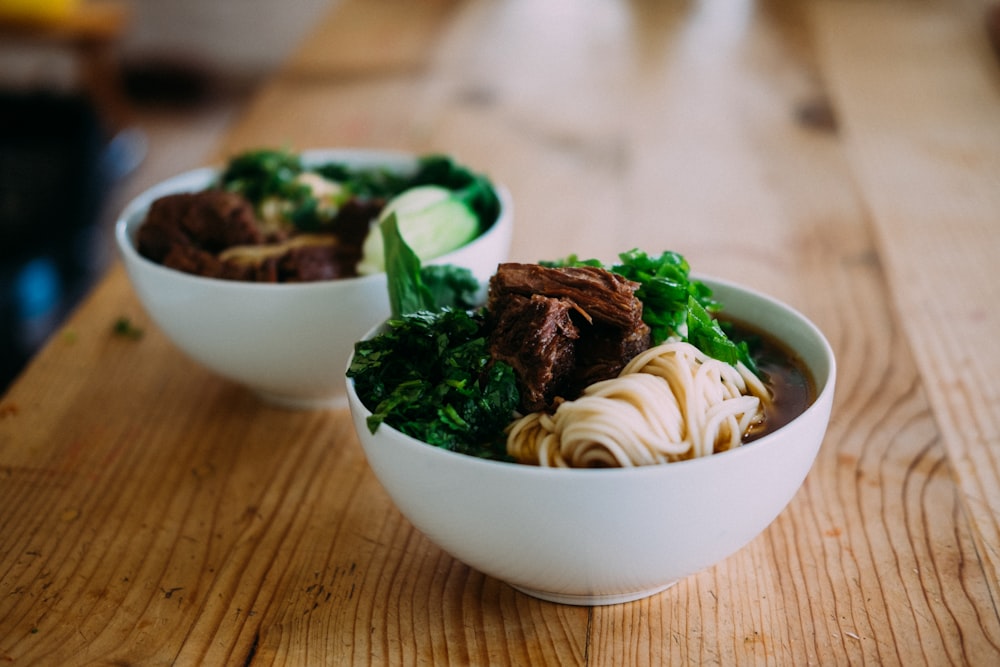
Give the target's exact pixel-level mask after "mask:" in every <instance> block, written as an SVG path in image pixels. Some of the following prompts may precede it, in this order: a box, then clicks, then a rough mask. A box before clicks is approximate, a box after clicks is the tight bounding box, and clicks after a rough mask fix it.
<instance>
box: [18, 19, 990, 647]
mask: <svg viewBox="0 0 1000 667" xmlns="http://www.w3.org/2000/svg"><path fill="white" fill-rule="evenodd" d="M977 16H978V14H977V13H976V12H974V11H970V9H969V6H968V5H967V4H966V5H953V4H948V3H944V2H943V1H942V2H932V1H928V2H920V3H912V2H907V3H902V2H898V3H897V2H893V3H860V2H855V3H839V2H838V3H834V2H826V1H824V0H815V1H810V2H804V3H802V2H793V1H792V0H766V1H765V2H760V3H756V4H754V5H747V6H740V7H739V8H734V7H733V6H732V5H731V4H730V3H724V2H708V3H656V2H644V1H638V0H637V1H634V2H628V3H600V2H583V3H556V2H529V1H528V0H511V1H509V2H504V3H494V2H485V1H482V2H478V1H468V2H419V3H411V2H403V0H396V1H392V0H380V1H379V2H375V3H362V2H360V1H358V2H355V1H354V0H342V1H341V2H340V3H338V4H337V6H336V8H335V9H334V11H332V13H331V14H330V16H329V18H328V19H327V20H325V21H323V22H321V23H320V24H319V25H318V26H317V28H316V31H315V32H314V34H313V35H311V36H310V37H309V38H308V39H307V40H306V42H305V43H304V44H303V46H302V48H301V49H300V50H299V51H297V53H296V55H295V56H294V57H293V58H292V59H291V60H290V62H289V63H287V64H286V66H285V67H283V68H282V70H281V71H280V72H279V73H278V75H277V76H276V77H275V78H274V80H272V81H270V82H269V83H268V84H267V85H266V86H264V88H263V89H262V90H261V91H260V94H259V95H258V96H257V97H256V98H255V100H254V102H253V104H252V105H250V107H248V109H247V110H246V112H245V113H244V114H243V115H242V117H241V118H240V120H239V122H237V123H236V125H235V126H234V127H233V129H232V131H231V132H230V133H229V135H228V136H227V137H226V139H225V141H224V142H223V143H222V145H220V146H219V147H218V150H217V154H218V155H219V156H220V158H221V157H222V156H224V155H226V154H228V153H230V152H233V151H236V150H240V149H242V148H249V147H254V146H258V145H263V144H268V145H291V146H293V147H298V148H305V147H310V146H378V147H387V148H399V149H403V150H413V151H430V150H445V151H448V152H452V153H455V154H457V155H458V156H460V157H461V159H463V160H466V161H468V162H470V163H472V164H477V165H482V168H483V169H484V170H486V171H488V172H489V173H490V174H491V175H493V176H494V177H495V178H496V179H497V180H499V181H501V182H503V183H504V184H506V185H507V186H508V187H509V188H510V189H511V191H512V192H513V193H514V196H515V215H516V218H517V228H516V231H515V239H514V248H513V252H512V255H513V257H514V258H515V259H519V260H526V261H531V260H536V259H541V258H553V257H558V256H563V255H565V254H568V253H570V252H576V253H579V254H581V255H585V256H596V257H599V258H602V259H605V260H608V259H613V257H614V255H615V253H617V252H620V251H623V250H628V249H629V248H631V247H633V246H638V247H643V248H646V249H651V250H656V249H665V248H670V249H675V250H679V251H681V252H683V253H684V254H685V255H686V256H688V258H689V259H690V260H691V262H692V264H693V265H694V266H695V268H696V270H698V271H699V272H701V273H705V274H710V275H715V276H719V277H722V278H727V279H732V280H737V281H739V282H743V283H746V284H749V285H751V286H753V287H755V288H758V289H760V290H762V291H764V292H767V293H770V294H773V295H775V296H777V297H778V298H780V299H783V300H785V301H787V302H789V303H791V304H792V305H794V306H796V307H797V308H799V309H800V310H802V311H803V312H804V313H805V314H806V315H808V316H809V317H810V318H811V319H813V320H814V321H815V322H816V323H817V324H818V325H819V326H820V327H821V328H822V329H823V331H824V332H825V333H826V334H827V335H828V337H829V338H830V340H831V343H832V345H833V347H834V349H835V352H836V354H837V357H838V362H839V368H838V378H837V381H838V390H837V398H836V402H835V405H834V411H833V417H832V420H831V424H830V429H829V432H828V434H827V438H826V440H825V442H824V445H823V448H822V449H821V451H820V454H819V456H818V458H817V461H816V464H815V466H814V468H813V470H812V472H811V473H810V475H809V477H808V478H807V480H806V482H805V484H804V485H803V487H802V489H801V490H800V492H799V493H798V495H797V496H796V497H795V499H794V500H793V502H792V503H791V504H790V505H789V507H788V508H787V510H786V511H785V512H784V513H782V514H781V515H780V516H779V517H778V519H777V520H776V521H775V522H774V523H773V524H772V525H771V526H770V527H769V528H768V529H767V530H766V531H765V532H764V533H763V534H762V535H760V536H759V537H758V538H757V539H756V540H754V541H753V542H752V543H751V544H750V545H748V546H747V547H746V548H744V549H743V550H741V551H740V552H738V553H737V554H734V555H733V556H731V557H730V558H728V559H726V560H725V561H723V562H722V563H720V564H718V565H717V566H715V567H713V568H710V569H708V570H706V571H704V572H702V573H699V574H697V575H694V576H692V577H689V578H688V579H686V580H684V581H681V582H679V583H678V584H676V585H675V586H673V587H672V588H670V589H668V590H667V591H664V592H663V593H660V594H658V595H656V596H653V597H651V598H648V599H646V600H641V601H638V602H634V603H629V604H623V605H611V606H606V607H594V608H586V607H572V606H562V605H556V604H551V603H546V602H541V601H539V600H535V599H533V598H530V597H527V596H525V595H522V594H520V593H518V592H516V591H514V590H513V589H512V588H510V587H508V586H507V585H506V584H503V583H502V582H499V581H496V580H494V579H492V578H489V577H486V576H484V575H482V574H480V573H478V572H476V571H474V570H472V569H470V568H469V567H467V566H465V565H464V564H462V563H460V562H458V561H456V560H454V559H453V558H451V557H450V556H448V555H447V554H445V553H443V552H442V551H441V550H440V549H438V548H437V547H435V546H434V545H433V544H431V543H430V542H429V541H428V540H427V539H426V538H425V537H423V536H422V535H421V534H420V533H419V532H417V531H416V530H415V529H414V528H413V527H412V526H411V525H410V524H409V523H408V522H407V521H406V520H405V519H403V518H402V516H401V515H400V514H399V513H398V511H396V509H395V508H394V506H393V505H392V503H391V501H390V500H389V498H388V497H387V496H386V494H385V493H384V491H383V490H382V489H381V487H380V486H379V485H378V483H377V482H376V480H375V479H374V477H373V476H372V474H371V473H370V472H369V470H368V468H367V465H366V463H365V460H364V457H363V454H362V453H361V450H360V448H359V446H358V443H357V440H356V437H355V435H354V434H353V432H352V427H351V424H350V420H349V418H348V415H347V413H346V412H345V411H322V412H286V411H282V410H276V409H272V408H268V407H265V406H262V405H261V404H260V403H258V402H257V401H256V400H255V399H254V397H253V396H252V395H250V394H249V392H247V391H245V390H243V389H241V388H239V387H236V386H233V385H231V384H229V383H226V382H224V381H222V380H220V379H218V378H216V377H214V376H212V375H211V374H210V373H208V372H207V371H205V370H203V369H201V368H200V367H198V366H196V365H195V364H193V363H192V362H190V361H188V360H187V359H185V358H184V357H183V356H182V355H181V354H180V353H179V352H178V351H177V350H175V349H174V348H173V347H172V346H171V345H170V344H169V342H167V341H166V340H165V339H164V338H163V336H162V335H161V334H160V333H159V331H158V330H157V329H156V328H155V326H154V325H153V324H152V323H151V322H149V321H148V320H147V319H146V317H145V315H144V313H143V312H142V310H141V308H140V306H139V304H138V303H137V301H136V300H135V297H134V295H133V294H132V292H131V289H130V288H129V286H128V284H127V280H126V278H125V275H124V272H123V271H122V270H121V268H120V267H115V268H114V269H113V270H112V271H111V272H110V273H109V275H108V276H107V278H106V279H105V280H104V281H103V282H102V284H101V285H100V286H99V288H98V289H97V291H95V293H94V294H93V295H92V296H91V298H90V299H89V300H88V301H87V302H86V303H85V304H84V305H83V306H82V307H81V309H80V310H79V311H78V312H77V313H76V314H75V315H74V316H73V318H72V319H71V320H70V321H69V322H68V323H67V324H66V326H65V329H64V330H63V331H62V332H60V334H58V335H57V336H55V337H54V338H53V339H52V340H51V341H50V342H49V344H48V345H47V346H46V348H45V349H44V350H43V352H42V353H41V354H40V355H39V356H38V357H37V358H36V359H35V360H34V362H33V363H32V365H31V366H30V368H29V369H28V370H27V372H26V373H25V375H24V376H23V377H22V378H21V379H20V380H19V381H18V382H17V383H15V385H14V386H13V387H12V388H11V390H10V392H9V393H8V394H7V395H6V396H4V397H3V398H2V400H0V664H4V663H5V662H6V663H10V664H15V665H35V664H38V665H47V664H60V665H73V664H134V665H155V664H178V665H201V664H205V665H216V664H218V665H223V664H226V665H228V664H253V665H313V664H426V663H433V664H446V663H451V664H561V665H577V664H601V665H603V664H636V665H651V664H675V663H678V664H680V663H686V664H724V665H758V664H774V665H787V664H795V665H799V664H802V665H806V664H817V665H827V664H885V665H919V664H927V665H941V664H963V665H966V664H967V665H988V664H995V663H997V662H1000V616H998V613H997V609H998V607H1000V605H998V590H997V581H998V572H997V563H998V559H997V557H996V554H997V553H998V549H1000V536H998V533H997V510H998V505H997V502H996V493H997V489H998V488H1000V484H998V481H1000V480H998V474H997V470H998V463H997V456H998V453H997V449H998V448H997V444H998V442H997V438H996V433H997V430H998V429H997V423H996V416H997V413H996V408H995V405H996V399H997V398H998V396H997V393H998V392H997V389H996V388H997V383H996V379H995V378H996V375H997V373H996V371H997V370H1000V369H997V367H996V365H997V364H1000V353H997V352H996V349H995V348H996V346H995V345H991V343H992V339H991V338H990V333H991V332H993V331H995V330H997V328H998V327H997V325H998V324H1000V323H998V322H997V321H996V320H995V317H996V315H995V313H994V312H993V311H992V310H991V309H989V308H985V307H984V304H990V303H992V302H994V301H996V298H995V297H996V296H997V293H996V290H997V285H1000V280H998V278H1000V275H998V268H997V266H996V262H995V261H991V260H995V259H998V258H997V257H996V250H997V249H998V248H1000V243H998V241H1000V239H997V234H1000V227H998V226H997V225H996V224H995V221H994V220H993V218H994V217H995V215H996V212H997V211H998V210H1000V202H998V201H997V200H996V194H995V188H992V187H990V186H991V185H993V184H994V183H995V181H996V177H997V174H1000V165H998V164H997V163H996V160H997V155H1000V152H998V151H997V148H998V146H997V140H998V136H997V132H998V130H997V125H996V123H995V122H994V119H995V118H996V115H997V111H998V110H1000V99H998V98H997V91H998V88H997V86H996V84H997V82H998V80H997V78H996V77H997V74H996V72H995V70H994V69H992V68H993V67H995V63H994V62H993V61H991V60H989V54H990V53H991V52H990V51H989V49H988V45H987V44H986V43H985V42H984V41H983V40H984V39H985V37H984V36H983V35H982V34H979V33H977V32H976V31H977V30H978V27H979V24H977V23H976V17H977ZM368 35H371V36H374V37H377V39H373V40H367V39H365V38H364V36H368ZM977 35H978V36H977ZM512 45H516V48H515V47H513V46H512ZM928 91H936V92H928ZM945 93H947V95H946V97H947V103H946V101H945ZM939 96H940V97H939ZM945 223H947V224H945ZM121 316H127V317H130V318H131V319H132V320H133V321H134V322H135V323H136V324H138V325H139V326H140V327H142V328H143V329H144V331H145V335H144V336H143V337H142V338H141V339H139V340H132V339H127V338H122V337H120V336H115V335H114V334H113V333H112V328H113V324H114V322H115V321H116V319H117V318H119V317H121ZM958 325H961V326H958ZM623 548H627V547H623Z"/></svg>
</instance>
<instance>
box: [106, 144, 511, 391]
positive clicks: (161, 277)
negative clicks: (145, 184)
mask: <svg viewBox="0 0 1000 667" xmlns="http://www.w3.org/2000/svg"><path fill="white" fill-rule="evenodd" d="M301 155H302V158H303V162H304V163H305V164H317V163H322V162H331V161H339V162H345V163H348V164H352V165H355V166H358V167H368V166H386V167H389V168H393V169H399V170H403V171H405V170H409V169H412V168H413V166H414V165H415V160H416V158H415V157H414V156H411V155H406V154H401V153H394V152H386V151H372V150H313V151H303V152H302V154H301ZM218 173H219V171H218V169H216V168H211V167H205V168H201V169H196V170H194V171H189V172H186V173H183V174H180V175H178V176H175V177H173V178H170V179H168V180H166V181H164V182H162V183H159V184H157V185H156V186H154V187H152V188H150V189H149V190H147V191H145V192H143V193H142V194H141V195H139V196H138V197H137V198H136V199H135V200H133V201H132V202H131V203H129V204H128V206H127V207H126V208H125V210H124V212H123V213H122V214H121V216H120V217H119V219H118V221H117V223H116V226H115V241H116V243H117V245H118V249H119V252H120V255H121V257H122V259H123V261H124V264H125V268H126V270H127V272H128V276H129V279H130V281H131V283H132V286H133V288H134V289H135V291H136V293H137V294H138V296H139V300H140V301H141V302H142V305H143V307H144V308H145V309H146V311H147V312H148V314H149V316H150V317H151V318H152V319H153V321H154V322H155V323H156V324H157V326H158V327H159V328H160V329H161V330H162V331H163V332H164V333H165V334H166V335H167V337H168V338H169V339H170V340H171V341H172V342H173V343H174V344H175V345H177V347H178V348H180V349H181V350H182V351H183V352H185V353H187V354H188V355H189V356H190V357H192V358H193V359H194V360H196V361H198V362H199V363H201V364H202V365H204V366H206V367H207V368H209V369H211V370H212V371H214V372H216V373H218V374H219V375H221V376H223V377H225V378H228V379H230V380H232V381H235V382H238V383H240V384H243V385H246V386H247V387H249V388H250V389H252V390H253V391H254V392H256V393H257V394H258V395H259V396H260V397H261V398H263V399H264V400H266V401H268V402H270V403H274V404H278V405H282V406H286V407H293V408H318V407H336V406H338V405H343V404H344V403H345V401H346V396H345V394H344V368H345V367H346V365H347V361H348V359H349V357H350V355H351V352H352V351H353V345H354V342H355V341H356V340H358V339H360V338H361V337H362V336H363V335H364V334H365V333H366V332H367V331H368V330H370V329H371V328H372V327H373V326H375V325H376V324H378V323H379V322H382V321H383V320H385V319H386V318H387V317H388V316H389V302H388V296H387V290H386V279H385V274H384V273H383V274H377V275H369V276H363V277H357V278H344V279H339V280H329V281H321V282H311V283H297V284H262V283H251V282H238V281H230V280H218V279H213V278H203V277H200V276H195V275H190V274H187V273H183V272H181V271H176V270H173V269H169V268H166V267H164V266H161V265H159V264H157V263H155V262H152V261H150V260H148V259H146V258H144V257H142V256H141V255H140V254H139V253H138V251H137V249H136V244H135V239H136V232H137V230H138V228H139V226H140V225H141V224H142V222H143V220H144V219H145V216H146V211H147V210H148V209H149V205H150V204H151V203H152V202H153V201H154V200H155V199H157V198H159V197H162V196H164V195H166V194H170V193H175V192H191V191H196V190H201V189H204V188H205V187H207V186H208V185H209V184H210V183H211V182H212V181H213V180H214V179H215V177H216V176H217V175H218ZM496 190H497V194H498V195H499V197H500V202H501V212H500V216H499V218H498V220H497V221H496V222H495V223H494V225H493V226H492V227H490V229H489V230H487V231H486V232H485V233H484V234H482V235H481V236H480V237H478V238H477V239H475V240H474V241H472V242H471V243H469V244H467V245H465V246H463V247H462V248H459V249H458V250H456V251H454V252H452V253H449V254H447V255H444V256H441V257H438V258H437V259H434V260H432V261H431V262H428V263H449V264H455V265H459V266H465V267H467V268H469V269H470V270H471V271H472V272H473V273H474V274H475V275H476V277H477V278H478V279H479V280H480V281H481V282H482V283H483V284H485V283H486V281H487V280H488V279H489V276H490V275H492V274H493V272H494V271H495V270H496V266H497V264H498V263H500V262H502V261H504V260H505V259H506V257H507V253H508V252H509V250H510V243H511V234H512V230H513V210H512V204H511V199H510V195H509V193H508V192H507V191H506V189H504V188H503V187H502V186H496Z"/></svg>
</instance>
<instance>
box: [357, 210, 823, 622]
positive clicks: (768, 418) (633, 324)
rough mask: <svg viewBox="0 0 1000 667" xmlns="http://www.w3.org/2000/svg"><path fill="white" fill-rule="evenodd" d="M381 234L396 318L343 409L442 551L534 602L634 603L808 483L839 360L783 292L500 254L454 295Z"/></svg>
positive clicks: (629, 258)
mask: <svg viewBox="0 0 1000 667" xmlns="http://www.w3.org/2000/svg"><path fill="white" fill-rule="evenodd" d="M383 237H384V238H385V239H386V243H387V245H386V257H387V273H388V275H389V281H388V286H389V291H390V302H391V304H392V310H393V315H392V317H391V318H390V319H389V320H387V321H386V322H385V323H383V324H382V325H381V326H379V327H377V328H376V329H374V330H373V331H372V332H370V333H369V335H368V336H366V337H365V338H364V339H363V340H361V341H359V342H358V343H357V344H356V345H355V351H354V355H353V357H352V360H351V362H350V364H349V367H348V370H347V376H348V378H347V391H348V401H349V405H350V408H351V413H352V418H353V420H354V425H355V430H356V431H357V434H358V437H359V440H360V443H361V445H362V448H363V450H364V452H365V456H366V458H367V460H368V463H369V465H370V466H371V469H372V471H373V472H374V474H375V476H376V478H377V479H378V480H379V482H380V483H381V484H382V486H383V488H384V489H385V490H386V492H387V493H388V494H389V496H390V497H391V499H392V500H393V502H394V503H395V505H396V506H397V507H398V508H399V510H400V511H401V512H402V513H403V515H404V516H406V518H407V519H409V521H410V522H411V523H412V524H413V525H414V526H415V527H416V528H417V529H419V530H420V531H421V532H423V533H424V534H425V535H426V536H427V537H429V538H430V540H431V541H433V542H434V543H435V544H437V545H438V546H440V547H441V548H443V549H444V550H445V551H447V552H448V553H450V554H451V555H453V556H454V557H455V558H457V559H459V560H460V561H462V562H464V563H466V564H468V565H470V566H472V567H473V568H476V569H477V570H479V571H481V572H483V573H485V574H487V575H490V576H493V577H496V578H498V579H500V580H502V581H504V582H507V583H508V584H510V585H512V586H514V587H515V588H517V589H518V590H521V591H523V592H526V593H528V594H530V595H533V596H536V597H539V598H542V599H545V600H550V601H555V602H562V603H568V604H580V605H592V604H611V603H619V602H626V601H629V600H635V599H639V598H643V597H646V596H649V595H652V594H654V593H657V592H659V591H662V590H663V589H665V588H667V587H669V586H671V585H672V584H674V583H676V582H677V581H678V580H680V579H682V578H684V577H686V576H688V575H691V574H694V573H696V572H698V571H700V570H702V569H704V568H707V567H709V566H711V565H713V564H716V563H718V562H719V561H721V560H723V559H724V558H726V557H727V556H729V555H731V554H733V553H734V552H736V551H737V550H739V549H740V548H742V547H743V546H745V545H746V544H747V543H748V542H750V541H751V540H752V539H753V538H754V537H755V536H757V535H758V534H760V533H761V532H762V531H763V530H764V529H765V528H767V526H768V525H769V524H770V523H771V522H772V521H773V520H774V519H775V518H776V517H777V516H778V515H779V513H780V512H781V511H782V510H783V509H784V507H785V506H786V505H787V504H788V503H789V502H790V501H791V499H792V497H793V496H794V495H795V493H796V491H797V490H798V489H799V487H800V486H801V484H802V482H803V481H804V479H805V478H806V475H807V473H808V471H809V468H810V467H811V466H812V463H813V461H814V460H815V457H816V454H817V452H818V450H819V447H820V445H821V443H822V440H823V437H824V435H825V431H826V427H827V424H828V421H829V416H830V410H831V406H832V403H833V393H834V385H835V376H836V370H835V369H836V363H835V359H834V355H833V352H832V350H831V347H830V345H829V343H828V342H827V340H826V339H825V337H824V336H823V334H822V333H821V332H820V331H819V330H818V329H817V328H816V327H815V325H813V324H812V323H811V322H810V321H809V320H808V319H806V318H805V317H804V316H802V315H801V314H800V313H798V312H797V311H795V310H794V309H792V308H791V307H789V306H787V305H785V304H783V303H781V302H779V301H776V300H774V299H772V298H770V297H768V296H765V295H763V294H760V293H758V292H755V291H753V290H751V289H748V288H745V287H741V286H739V285H735V284H732V283H729V282H726V281H722V280H717V279H711V278H697V277H695V276H694V275H693V274H691V272H690V267H689V266H688V264H687V262H686V260H685V259H684V258H683V257H682V256H681V255H679V254H677V253H673V252H665V253H661V254H660V255H649V254H647V253H645V252H642V251H638V250H634V251H631V252H627V253H623V254H622V255H620V256H619V260H620V261H619V262H617V263H615V264H613V265H610V266H605V265H602V264H601V263H599V262H596V261H593V260H587V261H581V260H580V259H578V258H576V257H572V256H571V257H568V258H565V259H562V260H558V261H552V262H541V263H539V264H520V263H510V262H508V263H501V264H500V265H499V266H498V267H497V270H496V272H495V274H494V275H493V276H492V278H491V279H490V281H489V287H488V290H487V297H486V300H485V303H483V305H482V306H480V307H478V308H477V309H473V310H468V309H461V308H454V307H451V306H449V305H448V298H447V294H446V290H445V291H444V292H442V291H441V290H440V289H438V287H436V286H435V285H434V284H431V285H427V284H425V283H424V282H423V281H422V279H421V272H422V269H421V268H420V266H419V262H413V261H412V259H413V258H412V257H410V256H408V254H407V252H406V248H405V243H403V244H401V247H399V248H396V249H395V250H393V249H391V248H390V246H392V245H393V243H394V240H393V239H394V234H393V232H392V230H391V223H390V224H389V225H386V227H385V228H384V229H383ZM733 583H734V585H737V584H738V583H739V582H733Z"/></svg>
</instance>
